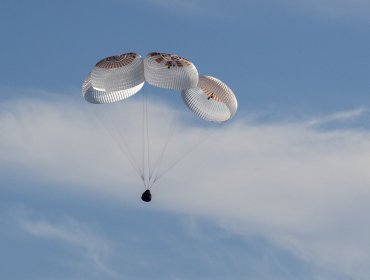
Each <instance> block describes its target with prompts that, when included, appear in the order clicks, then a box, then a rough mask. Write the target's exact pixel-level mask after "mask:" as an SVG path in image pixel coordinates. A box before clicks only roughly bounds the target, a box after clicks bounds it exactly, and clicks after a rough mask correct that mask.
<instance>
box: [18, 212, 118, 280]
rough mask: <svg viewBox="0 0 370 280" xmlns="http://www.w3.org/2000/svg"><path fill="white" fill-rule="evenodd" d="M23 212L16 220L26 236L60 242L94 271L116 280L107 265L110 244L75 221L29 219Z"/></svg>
mask: <svg viewBox="0 0 370 280" xmlns="http://www.w3.org/2000/svg"><path fill="white" fill-rule="evenodd" d="M29 213H30V212H29V211H27V214H26V212H25V211H18V214H17V217H16V218H17V220H18V224H19V226H20V227H21V228H22V229H23V230H24V231H25V232H26V233H28V234H31V235H33V236H35V237H38V238H45V239H50V240H55V241H56V242H62V243H64V244H67V245H68V246H70V247H73V248H75V249H77V250H81V251H82V252H83V255H85V256H86V258H87V259H89V260H90V261H91V262H92V264H93V266H92V267H94V269H97V270H98V271H99V272H100V273H103V274H104V275H105V277H109V278H110V279H118V274H117V273H116V272H115V271H113V270H112V269H111V268H110V267H109V266H108V265H107V262H108V257H109V255H110V251H111V249H110V244H109V242H108V241H107V240H105V239H103V238H101V237H99V235H98V234H96V233H95V231H94V230H93V229H92V228H91V227H89V226H88V225H87V224H85V223H82V222H80V221H77V220H76V219H73V218H70V217H66V218H64V219H63V220H61V221H58V222H51V221H48V220H46V219H37V218H31V217H30V215H29Z"/></svg>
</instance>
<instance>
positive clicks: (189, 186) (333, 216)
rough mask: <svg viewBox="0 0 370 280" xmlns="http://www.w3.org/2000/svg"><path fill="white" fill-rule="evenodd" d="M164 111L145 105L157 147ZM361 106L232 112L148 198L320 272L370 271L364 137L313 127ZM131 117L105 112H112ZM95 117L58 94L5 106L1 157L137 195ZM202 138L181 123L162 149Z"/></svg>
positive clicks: (70, 181) (111, 192)
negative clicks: (248, 116) (259, 239)
mask: <svg viewBox="0 0 370 280" xmlns="http://www.w3.org/2000/svg"><path fill="white" fill-rule="evenodd" d="M165 110H167V108H165V107H162V106H160V105H158V104H157V105H154V106H153V112H154V113H152V115H151V122H152V126H151V128H152V130H151V134H152V139H153V140H152V141H153V142H152V143H153V146H157V144H156V143H157V141H159V139H160V138H161V136H162V135H163V133H155V132H156V131H159V129H157V127H158V128H159V127H163V126H164V118H163V115H161V112H162V111H165ZM366 112H367V111H366V110H365V109H357V110H354V111H350V112H338V113H336V114H334V115H332V116H325V117H323V118H322V119H320V118H317V117H312V118H311V119H309V120H307V121H306V120H303V121H301V122H298V121H295V122H277V123H264V124H260V123H258V122H255V121H253V122H252V121H246V120H237V119H236V120H234V122H233V123H232V124H231V125H229V126H226V127H223V128H222V129H221V130H216V131H215V132H213V133H212V134H211V135H210V136H209V137H208V139H207V141H206V142H205V143H203V144H201V145H200V146H199V147H198V148H197V149H196V152H194V153H192V154H190V155H189V157H188V158H187V159H186V160H183V161H181V162H180V163H179V164H178V165H177V166H176V167H175V168H174V169H172V170H171V172H169V173H168V174H167V175H166V176H164V177H163V179H161V181H159V182H158V185H157V186H155V187H154V188H153V195H154V197H153V202H152V205H153V207H158V208H162V209H168V210H170V211H177V212H182V213H186V214H193V215H197V216H201V217H205V218H209V219H211V220H212V221H214V222H216V223H218V224H219V225H221V226H222V227H224V228H226V229H228V230H230V231H231V232H235V233H238V234H242V235H246V236H263V237H264V238H266V239H267V240H269V241H270V242H273V243H274V244H276V245H278V246H281V247H282V248H284V249H287V250H289V251H290V252H292V253H294V254H295V255H296V256H297V258H299V259H301V260H302V261H305V262H309V263H310V264H313V265H315V266H316V267H317V269H318V271H319V270H320V269H323V268H324V269H327V270H330V271H334V272H339V273H340V274H341V275H342V276H348V277H353V278H355V279H368V278H369V276H370V270H369V268H368V266H367V264H368V263H369V262H370V255H369V253H368V252H369V250H368V249H369V248H370V239H369V238H368V236H370V223H369V222H368V219H367V217H366V214H367V213H368V212H369V210H370V209H369V208H370V206H369V205H370V204H369V201H370V189H369V185H370V174H369V172H368V166H369V158H370V133H369V132H368V131H364V130H359V129H349V128H346V129H335V130H325V129H322V128H320V124H321V123H325V124H327V123H328V122H331V121H336V122H338V121H343V120H349V119H353V118H354V117H356V116H357V117H358V116H362V115H363V114H364V113H366ZM134 113H135V112H130V110H126V111H125V113H124V115H122V114H123V113H122V112H120V111H114V110H113V111H112V112H111V115H110V117H109V118H113V119H114V118H117V119H120V118H122V117H123V116H127V114H129V115H130V114H134ZM95 114H96V111H95V109H93V110H92V109H91V107H89V106H85V104H82V103H77V102H76V101H75V100H70V99H64V98H58V100H53V101H35V100H18V101H9V102H3V103H2V104H1V114H0V131H1V134H0V146H1V147H2V149H1V150H0V165H2V166H3V167H5V169H3V170H9V169H17V170H18V171H19V172H22V173H23V174H28V175H27V176H28V178H33V180H36V181H37V180H39V181H46V182H54V183H63V184H64V185H66V189H67V190H69V191H75V190H76V191H78V192H97V193H104V194H106V195H108V196H110V197H112V199H121V200H123V201H131V200H132V199H138V198H136V197H135V196H136V195H137V194H138V193H139V192H138V189H139V188H140V187H138V188H137V187H135V185H138V186H140V178H138V176H137V174H135V172H134V170H133V168H132V167H131V166H130V164H129V163H128V161H127V160H123V157H122V154H121V153H119V149H118V148H117V145H116V143H115V141H113V140H112V138H111V137H106V134H107V133H106V132H105V131H104V129H102V127H101V126H100V125H97V123H96V121H91V120H92V119H94V118H95V117H93V115H95ZM125 114H126V115H125ZM95 119H96V118H95ZM312 120H314V121H312ZM128 123H130V122H128ZM156 124H157V125H156ZM125 129H126V130H125V133H126V135H129V137H128V138H127V139H132V138H133V139H134V140H133V142H134V143H135V142H137V143H141V142H140V141H138V140H137V139H139V138H137V137H139V136H132V138H130V135H140V132H139V134H137V131H134V130H135V127H131V126H130V125H129V124H126V127H125ZM104 134H105V136H103V135H104ZM203 134H204V135H206V134H207V132H206V131H205V130H204V129H203V128H202V127H199V126H194V125H193V124H189V123H186V124H185V123H179V124H178V126H177V130H176V132H175V133H174V136H173V137H174V141H173V143H175V145H173V147H174V150H171V148H169V151H168V157H169V158H171V157H172V156H174V154H176V153H175V152H176V151H175V150H176V149H182V150H186V149H188V148H191V147H192V146H191V145H188V146H186V145H187V142H189V139H190V142H193V143H194V142H199V139H203V138H204V137H203ZM195 139H198V140H195ZM193 140H194V141H193ZM158 143H159V142H158ZM140 146H141V144H139V145H138V147H140ZM129 147H132V145H129ZM179 147H181V148H179ZM135 149H136V148H135ZM159 150H160V149H159ZM176 157H181V153H180V156H179V155H176ZM171 160H172V159H170V160H169V162H171ZM2 176H3V177H4V174H2ZM26 178H27V177H26ZM8 180H10V181H11V179H8ZM34 191H38V190H37V189H35V190H34ZM59 191H64V190H59ZM25 229H28V230H29V232H30V233H35V234H36V233H40V232H44V233H45V232H47V233H48V234H49V235H50V234H52V235H53V236H55V237H56V238H61V239H63V240H66V238H67V239H68V240H72V241H73V240H77V239H78V238H77V239H76V234H74V235H73V236H74V237H73V236H72V237H73V238H74V239H73V238H72V239H71V238H70V237H71V236H70V235H68V234H66V233H65V232H63V231H61V230H60V228H59V227H58V226H57V225H54V226H52V225H48V224H45V223H41V222H38V223H33V224H27V223H25ZM77 237H78V234H77ZM68 240H67V241H68ZM68 242H69V241H68ZM84 248H87V247H86V246H85V247H84ZM318 279H319V277H318Z"/></svg>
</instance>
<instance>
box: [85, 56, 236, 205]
mask: <svg viewBox="0 0 370 280" xmlns="http://www.w3.org/2000/svg"><path fill="white" fill-rule="evenodd" d="M145 82H147V83H148V84H149V85H150V86H153V87H155V88H161V89H167V90H172V91H176V92H178V91H180V92H181V97H182V100H183V102H184V103H185V105H186V106H187V107H188V108H189V109H190V111H191V112H193V113H194V114H195V116H197V117H199V118H200V119H202V120H204V121H207V122H213V123H224V122H226V121H228V120H230V119H231V118H232V117H233V116H234V115H235V113H236V111H237V100H236V97H235V95H234V93H233V92H232V90H231V89H230V88H229V87H228V86H227V85H226V84H225V83H223V82H222V81H220V80H219V79H217V78H215V77H212V76H202V75H199V74H198V70H197V68H196V67H195V65H194V64H193V63H192V62H191V61H190V60H188V59H186V58H183V57H181V56H179V55H176V54H169V53H159V52H151V53H149V54H148V55H147V56H146V57H145V58H144V59H143V58H142V57H141V56H140V55H139V54H137V53H134V52H130V53H124V54H120V55H115V56H110V57H106V58H104V59H102V60H100V61H99V62H98V63H96V65H95V66H94V67H93V69H92V70H91V71H90V73H89V74H88V75H87V77H86V78H85V80H84V81H83V84H82V95H83V97H84V98H85V100H86V101H87V102H89V103H93V104H111V103H122V102H126V99H129V98H130V97H132V96H133V95H135V94H137V93H139V92H141V91H142V88H143V87H144V84H145ZM144 94H145V90H144ZM143 100H144V102H147V98H143ZM106 106H107V105H106ZM143 108H144V109H143V116H142V119H143V131H144V130H145V129H146V133H144V132H143V134H142V137H143V139H142V140H143V143H144V145H143V151H142V154H143V160H142V161H141V166H139V165H140V164H139V163H138V162H135V161H134V160H133V159H132V158H131V156H130V153H128V154H127V157H128V159H129V160H130V163H131V164H132V166H133V167H134V169H135V170H136V171H137V173H138V175H139V176H140V177H141V179H142V181H143V183H144V187H145V191H144V193H143V194H142V197H141V198H142V200H143V201H145V202H149V201H151V198H152V195H151V193H150V188H151V187H152V186H153V185H154V184H155V183H156V182H157V181H158V179H159V178H160V177H162V176H163V175H164V173H166V172H167V171H168V170H169V169H170V168H172V166H174V165H175V164H176V163H177V162H175V163H174V164H172V166H170V167H169V168H167V169H166V170H165V171H164V172H162V173H159V172H158V165H160V163H161V160H162V157H163V155H164V153H165V150H166V146H167V143H168V141H169V139H166V141H165V142H166V144H165V146H164V148H163V150H162V151H161V153H160V157H159V158H160V159H159V160H158V161H156V163H155V164H156V165H157V166H151V162H150V160H149V153H150V148H151V147H150V146H149V142H148V141H149V140H148V139H147V138H148V137H149V133H148V113H147V104H146V103H145V104H144V105H143ZM184 108H185V107H184ZM168 137H170V136H168ZM145 153H146V154H147V155H146V159H145V156H144V154H145ZM179 160H180V159H179Z"/></svg>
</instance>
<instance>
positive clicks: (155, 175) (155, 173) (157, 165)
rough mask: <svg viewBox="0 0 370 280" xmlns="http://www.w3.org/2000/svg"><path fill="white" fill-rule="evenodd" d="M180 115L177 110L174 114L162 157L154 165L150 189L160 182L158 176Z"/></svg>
mask: <svg viewBox="0 0 370 280" xmlns="http://www.w3.org/2000/svg"><path fill="white" fill-rule="evenodd" d="M179 114H180V112H179V110H175V111H174V112H173V114H172V118H171V123H170V126H169V129H168V133H167V137H166V139H165V143H164V145H163V148H162V150H161V153H160V156H159V158H158V160H157V161H156V163H155V165H154V170H153V177H152V178H153V180H151V182H149V183H150V185H149V189H150V188H151V187H152V186H153V185H154V183H155V182H157V180H158V175H159V171H160V169H161V167H162V163H163V158H164V155H165V153H166V151H167V147H168V145H169V143H170V142H171V140H172V136H173V135H174V132H175V130H176V127H177V123H178V122H177V120H178V118H179Z"/></svg>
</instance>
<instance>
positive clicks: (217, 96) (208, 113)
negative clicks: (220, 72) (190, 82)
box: [181, 76, 238, 122]
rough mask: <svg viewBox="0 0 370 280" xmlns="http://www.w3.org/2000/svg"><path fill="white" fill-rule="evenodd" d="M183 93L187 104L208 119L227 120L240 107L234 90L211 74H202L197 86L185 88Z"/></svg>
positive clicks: (199, 115)
mask: <svg viewBox="0 0 370 280" xmlns="http://www.w3.org/2000/svg"><path fill="white" fill-rule="evenodd" d="M181 94H182V98H183V100H184V102H185V104H186V106H188V107H189V109H190V110H191V111H192V112H193V113H194V114H196V115H197V116H198V117H200V118H202V119H204V120H206V121H213V122H224V121H227V120H229V119H231V118H232V117H233V116H234V115H235V113H236V110H237V107H238V103H237V100H236V97H235V95H234V93H233V92H232V90H231V89H230V88H229V87H228V86H227V85H226V84H225V83H223V82H221V81H220V80H219V79H216V78H214V77H211V76H200V77H199V82H198V85H197V87H194V88H190V89H186V90H183V91H182V93H181Z"/></svg>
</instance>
